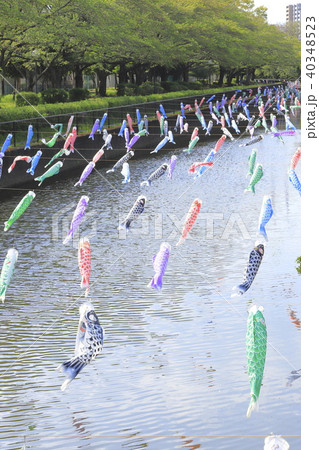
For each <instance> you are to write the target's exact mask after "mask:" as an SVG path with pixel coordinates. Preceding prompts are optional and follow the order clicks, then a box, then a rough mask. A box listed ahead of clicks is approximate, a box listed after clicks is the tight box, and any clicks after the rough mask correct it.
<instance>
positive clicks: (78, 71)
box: [74, 65, 83, 88]
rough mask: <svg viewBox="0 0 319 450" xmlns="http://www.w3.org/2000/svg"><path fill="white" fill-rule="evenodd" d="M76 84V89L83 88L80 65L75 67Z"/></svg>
mask: <svg viewBox="0 0 319 450" xmlns="http://www.w3.org/2000/svg"><path fill="white" fill-rule="evenodd" d="M74 82H75V87H76V88H83V76H82V69H81V67H80V66H79V65H76V66H75V70H74Z"/></svg>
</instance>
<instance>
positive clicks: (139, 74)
mask: <svg viewBox="0 0 319 450" xmlns="http://www.w3.org/2000/svg"><path fill="white" fill-rule="evenodd" d="M134 72H135V77H136V84H137V85H138V86H140V85H141V84H142V83H143V82H144V81H145V67H144V65H143V64H137V65H136V66H135V67H134Z"/></svg>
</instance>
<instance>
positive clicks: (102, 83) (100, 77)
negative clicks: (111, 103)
mask: <svg viewBox="0 0 319 450" xmlns="http://www.w3.org/2000/svg"><path fill="white" fill-rule="evenodd" d="M96 75H97V84H98V94H99V96H100V97H106V78H107V73H106V71H105V70H99V69H97V70H96Z"/></svg>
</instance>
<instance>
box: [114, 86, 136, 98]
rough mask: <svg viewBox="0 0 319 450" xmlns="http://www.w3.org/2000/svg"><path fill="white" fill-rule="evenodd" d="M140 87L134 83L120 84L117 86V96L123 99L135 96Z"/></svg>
mask: <svg viewBox="0 0 319 450" xmlns="http://www.w3.org/2000/svg"><path fill="white" fill-rule="evenodd" d="M137 91H138V86H137V85H136V84H133V83H119V84H118V85H117V96H118V97H122V96H123V95H135V94H137Z"/></svg>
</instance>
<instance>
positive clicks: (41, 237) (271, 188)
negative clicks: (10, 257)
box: [0, 135, 300, 450]
mask: <svg viewBox="0 0 319 450" xmlns="http://www.w3.org/2000/svg"><path fill="white" fill-rule="evenodd" d="M264 136H265V138H264V140H263V141H262V142H261V143H258V144H256V146H255V148H257V151H258V156H257V162H260V163H262V164H263V166H264V176H263V178H262V179H261V180H260V182H259V183H258V184H257V185H256V194H255V195H254V194H252V193H244V189H245V187H246V186H247V185H248V179H247V178H246V173H247V170H248V156H249V154H250V153H251V150H252V147H251V146H250V147H239V146H238V142H235V143H232V142H231V141H229V140H228V139H227V140H226V142H225V144H224V145H223V146H222V148H221V150H220V152H219V153H218V155H217V156H216V163H215V165H214V167H213V169H212V170H209V171H207V172H206V173H205V174H204V175H203V177H202V178H200V179H198V180H197V181H196V182H194V180H193V178H192V176H191V175H189V174H188V173H187V169H188V167H189V166H190V165H191V163H192V162H194V161H200V160H203V159H204V158H205V156H206V155H207V153H208V152H209V151H210V149H211V148H212V147H213V145H214V142H213V141H212V143H211V144H208V145H207V144H205V145H199V144H198V145H197V147H195V149H194V151H193V153H192V154H190V155H188V154H185V153H183V152H182V149H178V148H177V149H176V150H175V154H176V155H177V157H178V163H177V166H176V169H175V172H174V174H173V179H172V181H170V180H169V179H168V178H167V177H166V176H165V177H162V178H161V179H159V180H157V181H156V182H154V183H153V184H152V185H151V186H150V187H148V188H140V186H139V185H140V182H141V181H143V180H144V179H146V178H147V177H148V176H149V174H150V173H151V172H152V171H153V170H155V169H156V168H157V167H158V166H159V165H160V164H161V163H162V162H164V161H167V160H168V159H169V157H170V156H171V155H172V153H169V152H166V153H164V152H163V153H161V152H159V153H158V154H157V155H151V157H149V158H146V159H142V160H134V159H132V160H131V162H130V169H131V183H130V184H122V183H121V181H122V179H123V178H122V176H121V175H120V172H119V171H117V172H115V173H114V174H109V175H107V176H106V175H105V168H103V167H101V166H99V165H98V164H97V169H98V170H100V173H101V174H103V177H102V176H100V175H99V174H98V173H92V174H91V175H90V177H89V178H88V179H87V180H86V182H85V183H84V184H83V186H82V187H81V188H75V187H74V186H73V185H74V183H75V182H76V181H77V178H72V177H71V178H69V179H66V180H63V181H59V182H54V183H53V184H50V185H48V184H47V185H46V184H45V183H44V184H43V187H41V188H39V190H36V194H37V196H36V198H35V200H34V201H33V203H32V204H31V206H30V207H29V208H28V210H27V211H26V212H25V213H24V215H23V216H22V217H21V218H20V219H19V220H18V221H17V222H16V223H15V224H14V225H13V226H12V227H11V229H10V230H9V231H8V232H7V233H4V232H3V231H1V232H0V257H1V261H3V259H4V257H5V255H6V252H7V249H8V248H10V247H15V248H17V249H18V251H19V259H18V263H17V266H16V270H15V273H14V277H13V279H12V282H11V285H10V287H9V289H8V292H7V296H6V301H5V304H4V305H3V306H1V313H0V314H1V319H0V326H1V335H0V342H1V354H0V355H1V356H0V369H1V382H0V391H1V405H0V410H1V423H0V427H1V439H2V440H1V448H5V449H20V448H22V446H23V445H24V443H25V445H26V448H34V449H38V448H41V449H42V448H43V449H44V448H50V449H61V448H68V449H82V448H83V449H111V450H113V449H122V448H123V449H125V448H127V449H142V448H145V447H147V448H149V449H154V450H155V449H156V450H158V449H175V448H176V449H197V448H203V449H213V448H214V449H220V450H223V449H236V450H256V449H262V448H263V442H264V436H265V435H268V434H270V433H271V432H273V433H275V434H281V435H284V436H286V440H287V441H288V442H289V444H290V445H291V448H292V449H298V448H300V438H299V437H298V435H299V434H300V379H297V380H295V381H293V382H291V383H289V382H287V379H288V377H289V376H290V374H291V371H293V370H298V369H299V368H300V320H299V319H300V278H299V275H298V274H297V271H296V262H295V260H296V258H297V257H298V256H299V255H300V197H299V194H298V192H297V191H296V190H295V189H294V188H293V186H292V185H291V184H290V182H289V180H288V176H287V168H288V165H289V162H290V159H291V156H292V155H293V153H294V152H295V150H296V149H297V147H298V146H299V145H300V135H296V136H291V137H286V138H284V139H285V144H284V145H283V144H281V143H280V142H279V140H278V139H276V138H271V137H270V136H268V135H264ZM143 139H147V138H143ZM247 139H248V138H245V140H247ZM241 142H242V141H241ZM97 145H98V144H97ZM296 170H297V173H298V175H299V174H300V167H299V166H297V169H296ZM104 176H105V177H107V180H108V181H109V182H110V183H111V185H110V184H109V183H108V182H106V181H105V179H104ZM35 189H37V188H36V185H35ZM141 192H144V193H145V195H146V197H147V203H146V207H145V212H144V214H143V215H142V216H141V217H139V218H138V219H137V220H136V221H135V222H133V224H132V227H131V228H132V230H131V232H130V233H129V234H128V236H127V238H126V239H124V236H123V235H122V234H119V231H117V226H118V224H119V221H120V220H121V219H123V217H124V216H125V215H126V214H127V212H128V211H129V209H130V208H131V206H132V205H133V203H134V201H135V200H136V198H137V196H138V195H140V194H141ZM24 194H25V192H23V191H21V192H20V191H17V193H16V194H15V195H14V196H12V197H10V198H8V199H7V200H1V210H0V222H1V223H3V222H4V221H5V220H6V219H7V218H8V217H9V215H10V214H11V212H12V210H13V208H14V207H15V205H16V204H17V203H18V201H19V200H20V199H21V197H22V196H23V195H24ZM84 194H85V195H88V196H89V198H90V202H89V206H88V209H87V213H86V221H85V222H83V223H82V224H81V226H80V233H79V234H77V235H76V236H75V239H74V241H73V243H69V245H63V244H62V241H63V239H64V237H65V234H66V232H67V228H68V226H69V223H70V219H71V217H72V214H73V211H74V208H75V205H76V203H77V202H78V200H79V198H80V196H81V195H84ZM265 194H271V195H272V201H273V208H274V215H273V217H272V219H271V220H270V222H269V223H268V225H267V227H266V228H267V232H268V236H269V242H268V244H267V246H266V249H265V256H264V259H263V261H262V264H261V266H260V269H259V272H258V274H257V276H256V279H255V281H254V283H253V284H252V287H251V288H250V290H249V291H248V292H247V293H246V294H245V295H243V296H241V297H234V298H231V297H230V295H231V292H232V287H233V286H235V285H237V284H239V283H240V282H241V280H242V276H243V270H244V267H245V264H246V261H247V259H248V256H249V253H250V251H251V250H252V248H253V246H254V243H255V239H256V229H257V223H258V217H259V213H260V208H261V202H262V198H263V195H265ZM196 197H198V198H200V199H201V200H202V202H203V204H202V209H201V212H200V215H199V216H198V219H197V221H196V223H195V225H194V227H193V229H192V231H191V233H190V235H189V237H188V238H187V240H186V241H185V242H184V243H183V245H181V246H179V247H175V244H176V242H177V241H178V238H179V235H180V231H181V226H182V223H183V220H184V219H185V216H186V213H187V211H188V209H189V207H190V205H191V203H192V201H193V200H194V199H195V198H196ZM79 235H81V236H84V235H88V236H89V237H90V242H91V252H92V273H91V285H92V289H91V297H90V299H91V301H92V302H93V304H94V306H95V309H96V313H97V315H98V317H99V320H100V322H101V324H102V326H103V327H104V330H105V343H104V349H103V352H102V353H101V354H100V355H99V356H98V357H97V359H96V360H95V361H94V362H93V363H92V364H91V365H89V366H87V367H86V368H85V369H84V370H83V371H82V372H81V373H80V374H79V375H78V377H77V378H76V379H75V380H74V381H73V382H72V383H71V384H70V386H69V387H68V389H67V390H66V391H65V392H62V391H61V390H60V386H61V384H62V383H63V381H64V376H63V374H61V373H59V372H58V371H57V370H56V368H57V367H58V365H59V364H60V363H61V362H63V361H65V360H67V359H69V358H70V357H71V356H72V354H73V351H74V343H75V336H76V330H77V324H78V318H79V314H78V309H79V305H80V304H81V302H82V301H83V300H84V297H83V293H82V292H81V289H80V275H79V270H78V264H77V242H78V238H79ZM163 241H167V242H169V243H170V244H171V245H172V251H171V256H170V259H169V263H168V266H167V271H166V274H165V277H164V284H163V289H162V292H161V293H157V292H155V291H151V290H150V289H148V288H147V284H148V282H149V281H150V279H151V278H152V276H153V268H152V257H153V255H154V254H156V253H157V251H158V249H159V246H160V244H161V242H163ZM1 264H2V263H1ZM253 303H257V304H261V305H263V307H264V316H265V320H266V324H267V331H268V347H267V357H266V364H265V371H264V379H263V386H262V388H261V394H260V405H259V410H258V411H257V412H253V413H252V416H251V418H250V419H247V418H246V410H247V407H248V404H249V398H250V395H249V394H250V389H249V380H248V376H247V367H246V350H245V340H246V324H247V311H248V309H249V307H250V306H251V304H253ZM24 436H26V437H25V438H24Z"/></svg>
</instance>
